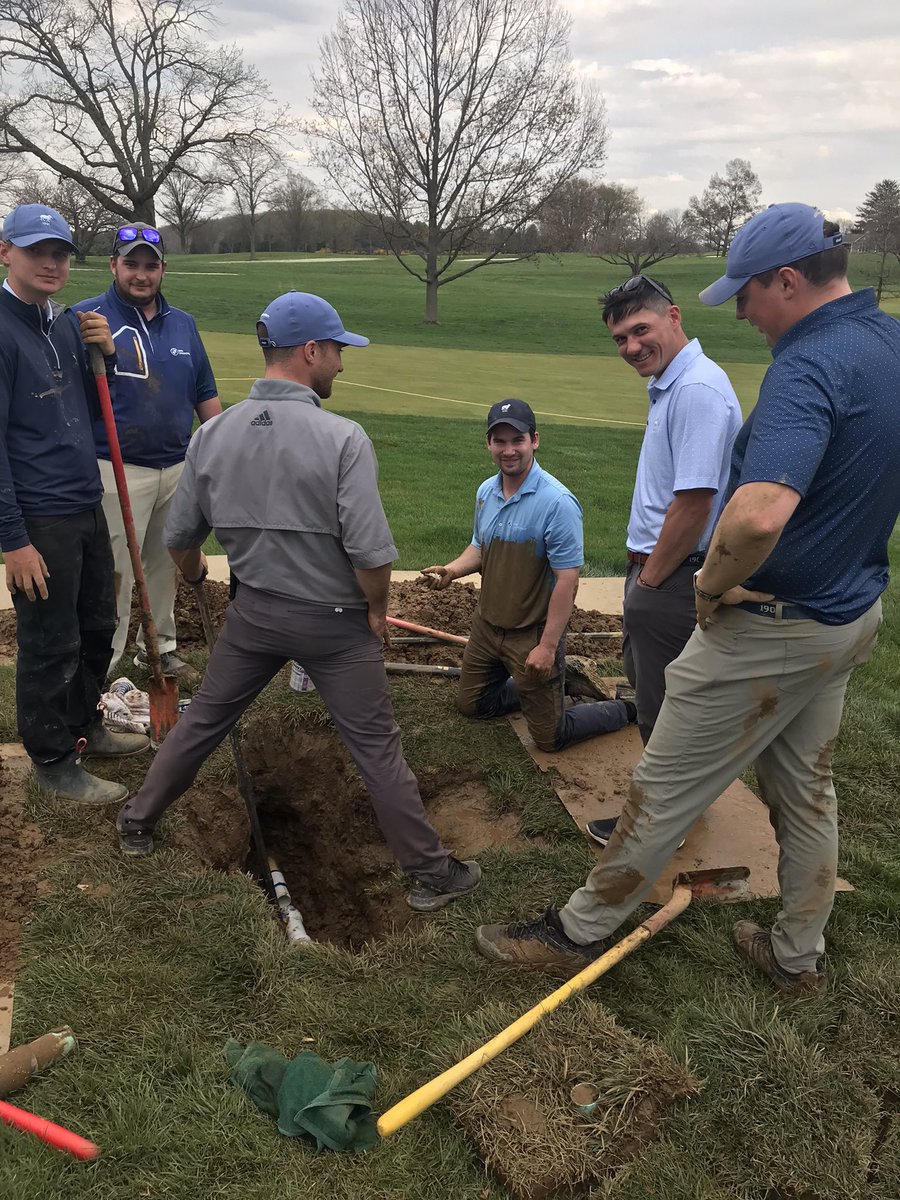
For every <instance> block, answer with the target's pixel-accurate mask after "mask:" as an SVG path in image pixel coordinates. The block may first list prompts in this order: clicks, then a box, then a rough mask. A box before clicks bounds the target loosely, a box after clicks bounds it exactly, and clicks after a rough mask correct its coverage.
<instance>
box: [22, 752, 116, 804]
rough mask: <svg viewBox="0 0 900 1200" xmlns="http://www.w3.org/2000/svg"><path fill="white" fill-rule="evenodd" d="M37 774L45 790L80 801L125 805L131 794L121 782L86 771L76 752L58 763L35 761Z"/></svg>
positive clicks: (39, 783)
mask: <svg viewBox="0 0 900 1200" xmlns="http://www.w3.org/2000/svg"><path fill="white" fill-rule="evenodd" d="M34 777H35V779H36V781H37V784H38V787H40V788H42V789H43V790H44V791H45V792H55V793H56V794H57V796H60V797H62V799H63V800H72V801H74V802H75V803H76V804H121V803H122V801H123V800H125V799H126V798H127V796H128V788H127V787H124V786H123V785H122V784H121V783H113V782H112V781H111V780H109V779H98V778H97V776H96V775H91V774H89V773H88V772H87V771H85V769H84V767H82V766H81V764H80V763H79V761H78V758H77V757H76V755H75V754H74V753H73V754H67V755H66V757H65V758H60V759H58V760H57V761H56V762H52V763H35V764H34Z"/></svg>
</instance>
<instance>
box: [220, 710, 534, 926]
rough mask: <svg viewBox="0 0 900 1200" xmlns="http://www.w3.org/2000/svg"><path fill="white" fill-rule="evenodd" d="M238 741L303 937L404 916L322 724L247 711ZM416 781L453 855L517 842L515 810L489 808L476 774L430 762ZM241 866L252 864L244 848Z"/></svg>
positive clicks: (364, 804)
mask: <svg viewBox="0 0 900 1200" xmlns="http://www.w3.org/2000/svg"><path fill="white" fill-rule="evenodd" d="M243 750H244V755H245V758H246V762H247V769H248V770H249V772H250V775H251V777H252V779H253V789H254V795H255V798H256V803H257V806H258V808H259V814H260V824H261V825H262V828H263V834H264V837H265V841H266V846H267V849H268V851H269V853H270V854H271V855H272V856H273V857H274V858H275V859H276V861H277V862H278V865H279V866H280V867H281V870H282V871H283V873H284V876H285V880H286V882H287V885H288V890H289V891H290V893H291V897H292V899H293V901H294V903H295V905H296V906H297V908H298V909H299V910H300V912H301V913H302V914H303V920H304V924H305V925H306V928H307V931H308V932H309V934H310V936H311V937H312V938H314V939H315V940H316V941H329V942H334V943H337V944H338V945H343V946H351V947H354V946H360V945H362V944H363V943H364V942H366V941H369V940H371V939H372V938H377V937H381V936H384V935H385V934H388V933H390V932H391V931H392V930H393V929H396V928H401V927H402V926H404V925H406V924H408V923H409V921H410V920H413V919H414V914H413V913H412V910H411V909H410V908H409V906H408V905H407V904H406V902H405V887H403V886H402V885H398V882H397V878H396V876H395V875H394V871H395V870H396V865H397V864H396V863H395V862H394V859H393V857H392V855H391V853H390V851H389V850H388V848H387V846H386V845H385V842H384V838H383V837H382V835H381V832H380V830H379V828H378V825H377V822H376V820H375V816H374V813H373V811H372V806H371V804H370V803H369V798H368V795H367V793H366V791H365V788H364V787H363V785H362V782H361V781H360V779H359V777H358V776H357V775H356V772H355V769H354V767H353V763H352V761H351V759H350V756H349V755H348V754H347V751H346V750H345V749H344V747H343V745H342V743H341V741H340V739H339V738H338V736H337V734H336V732H335V731H334V730H333V729H332V728H330V727H328V726H308V725H307V726H301V727H299V728H293V729H286V728H283V727H277V728H276V727H273V726H272V725H271V724H270V723H269V722H268V721H266V720H265V719H263V718H259V717H258V718H255V719H250V720H248V721H247V724H246V728H245V729H244V730H243ZM419 785H420V789H421V793H422V799H423V801H424V804H425V807H426V810H427V811H428V815H429V818H430V819H431V821H432V822H433V824H434V826H435V828H436V829H437V830H438V832H439V833H440V835H441V838H442V840H443V842H444V844H445V845H446V846H447V848H448V849H449V850H452V851H453V852H454V853H455V854H456V855H457V856H459V857H461V858H467V857H471V856H472V855H476V854H478V853H479V852H480V851H482V850H485V849H487V848H489V847H495V846H504V847H508V848H511V849H512V848H516V847H520V846H522V845H523V844H524V843H523V841H522V839H521V838H520V836H519V833H518V820H517V818H516V817H515V816H513V815H512V814H504V815H502V816H497V815H496V814H495V812H494V810H493V805H492V801H491V796H490V793H489V792H488V789H487V787H486V786H485V784H484V783H483V782H482V780H481V779H480V778H479V777H477V776H475V775H466V774H465V772H463V773H462V774H461V773H460V772H459V771H454V772H452V773H451V772H432V773H431V774H425V775H420V776H419ZM247 868H248V869H249V870H250V871H252V872H254V873H256V871H257V864H256V860H255V857H254V855H253V854H251V855H250V856H249V858H248V859H247Z"/></svg>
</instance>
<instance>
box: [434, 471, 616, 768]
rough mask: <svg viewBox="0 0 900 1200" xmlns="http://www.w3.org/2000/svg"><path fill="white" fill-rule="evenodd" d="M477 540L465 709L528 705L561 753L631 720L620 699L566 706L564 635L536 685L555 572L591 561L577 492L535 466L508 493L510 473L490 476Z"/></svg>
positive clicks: (478, 510)
mask: <svg viewBox="0 0 900 1200" xmlns="http://www.w3.org/2000/svg"><path fill="white" fill-rule="evenodd" d="M472 545H473V546H477V547H478V548H479V549H480V550H481V590H480V592H479V596H478V611H477V613H476V614H475V619H474V620H473V622H472V628H471V630H470V632H469V642H468V645H467V646H466V649H465V652H464V654H463V663H462V674H461V675H460V680H459V693H458V704H459V708H460V711H461V712H463V713H464V714H465V715H466V716H470V717H495V716H498V715H499V714H501V713H506V712H512V711H513V710H514V709H517V708H519V707H521V709H522V714H523V716H524V717H525V720H526V721H527V722H528V730H529V732H530V734H531V736H532V737H533V738H534V741H535V744H536V745H537V746H538V747H539V748H540V749H541V750H559V749H562V747H563V746H567V745H569V744H570V743H572V742H578V741H582V740H583V739H584V738H588V737H594V736H595V735H596V734H598V733H611V732H612V731H613V730H615V729H621V728H622V727H623V726H624V725H627V724H628V713H627V710H626V708H625V705H624V704H623V703H622V702H621V701H618V700H610V701H601V702H600V703H598V704H578V705H575V706H574V707H572V708H568V709H567V708H566V707H565V644H566V638H565V634H563V636H562V638H561V639H560V642H559V645H558V646H557V649H556V656H555V662H554V668H553V671H552V672H551V676H550V678H549V679H548V680H547V681H546V682H543V683H536V682H534V681H533V680H531V679H529V678H528V677H527V676H526V672H525V662H526V659H527V658H528V655H529V654H530V653H531V651H532V650H533V649H534V647H535V646H536V645H537V644H538V642H539V641H540V640H541V635H542V633H543V631H544V622H545V620H546V618H547V608H548V606H549V604H550V596H551V594H552V591H553V587H554V584H555V582H556V577H555V575H554V573H553V572H554V569H555V570H557V571H562V570H566V569H567V568H571V567H575V568H577V567H580V566H581V565H582V564H583V562H584V552H583V541H582V523H581V505H580V504H579V503H578V501H577V500H576V499H575V497H574V496H573V495H572V493H571V492H570V491H569V489H568V488H566V487H564V486H563V485H562V484H561V483H560V482H559V480H558V479H554V477H553V476H552V475H548V474H547V472H546V471H544V470H542V469H541V467H540V466H538V464H537V462H534V463H533V464H532V466H531V470H530V471H529V472H528V474H527V476H526V477H525V481H524V483H523V484H522V485H521V487H520V488H519V489H518V491H517V492H515V493H514V494H513V495H512V496H510V497H509V498H507V497H505V496H504V495H503V476H502V474H500V473H498V474H497V475H492V476H491V478H490V479H486V480H485V481H484V483H483V484H482V485H481V487H479V489H478V492H477V493H476V498H475V527H474V530H473V533H472Z"/></svg>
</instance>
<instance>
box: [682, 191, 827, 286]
mask: <svg viewBox="0 0 900 1200" xmlns="http://www.w3.org/2000/svg"><path fill="white" fill-rule="evenodd" d="M824 220H825V218H824V217H823V215H822V214H821V213H820V212H819V210H818V209H817V208H813V207H812V206H811V205H809V204H770V205H769V207H768V208H766V209H763V211H762V212H761V213H757V214H756V216H755V217H751V218H750V220H749V221H748V222H747V224H746V225H742V226H741V228H740V229H739V230H738V231H737V233H736V234H735V235H734V241H733V242H732V243H731V245H730V247H729V248H728V257H727V259H726V260H725V274H724V275H723V276H722V278H721V279H717V280H716V282H715V283H711V284H710V285H709V287H708V288H704V289H703V291H702V292H701V293H700V299H701V300H702V301H703V303H704V304H724V303H725V301H726V300H730V299H731V297H732V296H736V295H737V293H738V292H739V291H740V290H741V288H742V287H744V285H745V284H747V283H749V282H750V280H751V279H752V278H753V276H754V275H761V274H762V273H763V272H764V271H773V270H774V269H775V268H776V267H783V266H786V265H787V263H792V262H797V260H798V259H800V258H808V257H809V255H810V254H818V253H819V252H820V251H822V250H831V249H833V248H834V247H835V246H841V245H843V242H844V235H843V233H842V232H841V231H840V230H838V232H837V233H834V234H828V235H827V236H826V235H825V234H823V233H822V223H823V221H824Z"/></svg>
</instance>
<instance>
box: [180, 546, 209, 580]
mask: <svg viewBox="0 0 900 1200" xmlns="http://www.w3.org/2000/svg"><path fill="white" fill-rule="evenodd" d="M208 574H209V564H208V563H207V561H206V555H205V554H204V553H203V551H202V550H201V551H200V552H199V554H198V555H197V558H196V561H194V560H191V561H189V562H182V563H181V576H182V578H183V579H184V582H185V583H189V584H191V585H193V584H197V583H202V582H203V580H204V579H205V578H206V576H207V575H208Z"/></svg>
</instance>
